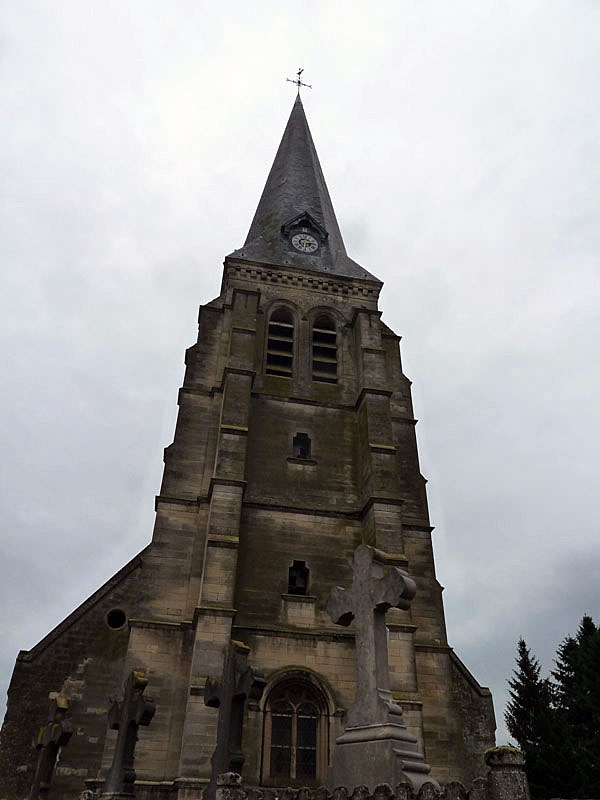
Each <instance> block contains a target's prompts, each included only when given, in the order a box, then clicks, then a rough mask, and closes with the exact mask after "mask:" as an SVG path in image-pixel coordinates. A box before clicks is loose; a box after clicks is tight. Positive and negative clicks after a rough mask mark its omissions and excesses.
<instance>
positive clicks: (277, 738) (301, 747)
mask: <svg viewBox="0 0 600 800" xmlns="http://www.w3.org/2000/svg"><path fill="white" fill-rule="evenodd" d="M328 728H329V721H328V715H327V705H326V702H325V698H324V697H323V695H322V694H321V692H320V691H319V690H318V689H317V688H316V687H315V686H313V685H312V684H311V683H309V682H308V681H306V682H304V681H302V680H296V679H294V680H292V679H290V680H288V681H283V682H281V683H279V684H278V685H277V686H275V688H274V689H273V691H272V692H271V693H270V695H269V696H268V698H267V702H266V705H265V729H264V747H263V783H265V784H266V785H269V784H270V785H279V786H282V785H289V784H298V785H307V784H308V785H310V784H312V783H318V782H319V781H323V780H324V779H325V774H326V771H327V750H328V736H329V730H328Z"/></svg>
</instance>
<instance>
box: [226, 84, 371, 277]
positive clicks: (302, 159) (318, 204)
mask: <svg viewBox="0 0 600 800" xmlns="http://www.w3.org/2000/svg"><path fill="white" fill-rule="evenodd" d="M295 233H308V234H310V235H311V236H312V237H313V238H314V239H316V240H317V242H318V247H317V249H316V251H315V252H313V253H307V252H298V250H296V249H295V248H294V247H293V245H292V243H291V239H292V237H293V236H294V234H295ZM231 255H232V256H235V257H236V258H247V259H249V260H252V261H258V262H264V263H268V264H275V265H281V266H294V267H301V268H305V269H310V270H313V271H318V272H326V273H329V274H333V275H339V276H345V277H349V278H362V279H363V280H371V281H377V282H378V283H379V281H378V279H377V278H375V277H374V276H373V275H371V274H370V273H369V272H367V271H366V270H365V269H363V267H361V266H360V265H359V264H357V263H356V262H355V261H352V259H351V258H349V257H348V255H347V253H346V248H345V246H344V241H343V239H342V234H341V232H340V228H339V225H338V223H337V219H336V216H335V212H334V210H333V205H332V202H331V198H330V196H329V191H328V190H327V184H326V183H325V178H324V177H323V171H322V169H321V165H320V163H319V158H318V156H317V151H316V149H315V145H314V142H313V139H312V136H311V133H310V129H309V127H308V122H307V120H306V115H305V113H304V108H303V106H302V101H301V99H300V94H298V96H297V97H296V100H295V102H294V105H293V107H292V113H291V114H290V118H289V120H288V123H287V125H286V128H285V131H284V133H283V138H282V139H281V143H280V145H279V149H278V150H277V155H276V156H275V161H274V162H273V166H272V167H271V171H270V172H269V176H268V178H267V182H266V184H265V188H264V190H263V193H262V196H261V198H260V201H259V203H258V207H257V209H256V213H255V215H254V219H253V220H252V224H251V225H250V230H249V231H248V235H247V237H246V241H245V243H244V246H243V247H242V248H241V249H240V250H237V251H235V252H234V253H232V254H231Z"/></svg>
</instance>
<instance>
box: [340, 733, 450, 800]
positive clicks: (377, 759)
mask: <svg viewBox="0 0 600 800" xmlns="http://www.w3.org/2000/svg"><path fill="white" fill-rule="evenodd" d="M429 771H430V767H429V764H426V763H425V759H424V758H423V756H422V754H421V752H420V751H419V746H418V743H417V740H416V739H415V737H414V736H413V735H412V734H411V733H409V732H408V730H407V729H406V727H405V726H404V725H398V724H397V723H393V722H388V723H385V724H377V725H364V726H360V727H355V728H346V730H345V731H344V733H343V734H342V735H341V736H340V737H339V738H338V739H336V743H335V750H334V753H333V763H332V765H331V767H330V768H329V771H328V775H327V786H328V788H329V789H334V788H335V787H336V786H359V785H360V784H365V785H366V786H368V788H369V791H370V792H372V791H373V790H374V789H375V787H376V786H377V784H379V783H389V785H390V786H396V785H397V784H398V783H401V782H402V781H405V780H408V781H409V782H410V783H412V785H413V786H414V787H415V789H419V787H420V786H422V785H423V784H424V783H426V782H430V783H433V784H434V785H436V786H437V783H436V781H434V780H433V779H432V778H430V777H429Z"/></svg>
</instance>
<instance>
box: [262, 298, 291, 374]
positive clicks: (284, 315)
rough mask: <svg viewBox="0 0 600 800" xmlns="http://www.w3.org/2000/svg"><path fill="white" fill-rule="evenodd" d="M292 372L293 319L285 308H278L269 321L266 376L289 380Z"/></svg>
mask: <svg viewBox="0 0 600 800" xmlns="http://www.w3.org/2000/svg"><path fill="white" fill-rule="evenodd" d="M293 372H294V319H293V317H292V315H291V313H290V312H289V311H288V310H287V308H278V309H276V310H275V311H274V312H273V313H272V314H271V318H270V319H269V330H268V337H267V366H266V373H267V375H280V376H282V377H284V378H291V377H292V375H293Z"/></svg>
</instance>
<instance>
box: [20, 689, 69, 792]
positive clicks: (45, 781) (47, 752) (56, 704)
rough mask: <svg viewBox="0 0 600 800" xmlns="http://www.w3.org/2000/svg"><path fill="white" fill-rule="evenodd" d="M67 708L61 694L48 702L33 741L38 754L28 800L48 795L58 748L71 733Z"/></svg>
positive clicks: (65, 742)
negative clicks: (41, 724)
mask: <svg viewBox="0 0 600 800" xmlns="http://www.w3.org/2000/svg"><path fill="white" fill-rule="evenodd" d="M68 708H69V701H68V700H67V698H66V697H62V695H59V696H58V697H56V698H54V700H51V702H50V707H49V708H48V718H47V722H46V724H45V725H44V726H43V727H41V728H40V732H39V734H38V737H37V739H34V742H33V746H34V747H35V748H36V750H39V751H40V755H39V758H38V762H37V766H36V769H35V775H34V777H33V783H32V784H31V789H30V790H29V797H28V800H43V799H44V798H46V797H48V793H49V791H50V784H51V783H52V776H53V774H54V767H55V765H56V759H57V758H58V753H59V750H60V748H61V747H64V746H65V745H66V744H68V743H69V739H70V738H71V736H72V734H73V731H72V729H71V724H70V723H69V721H68V720H66V719H65V717H66V715H67V710H68Z"/></svg>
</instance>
